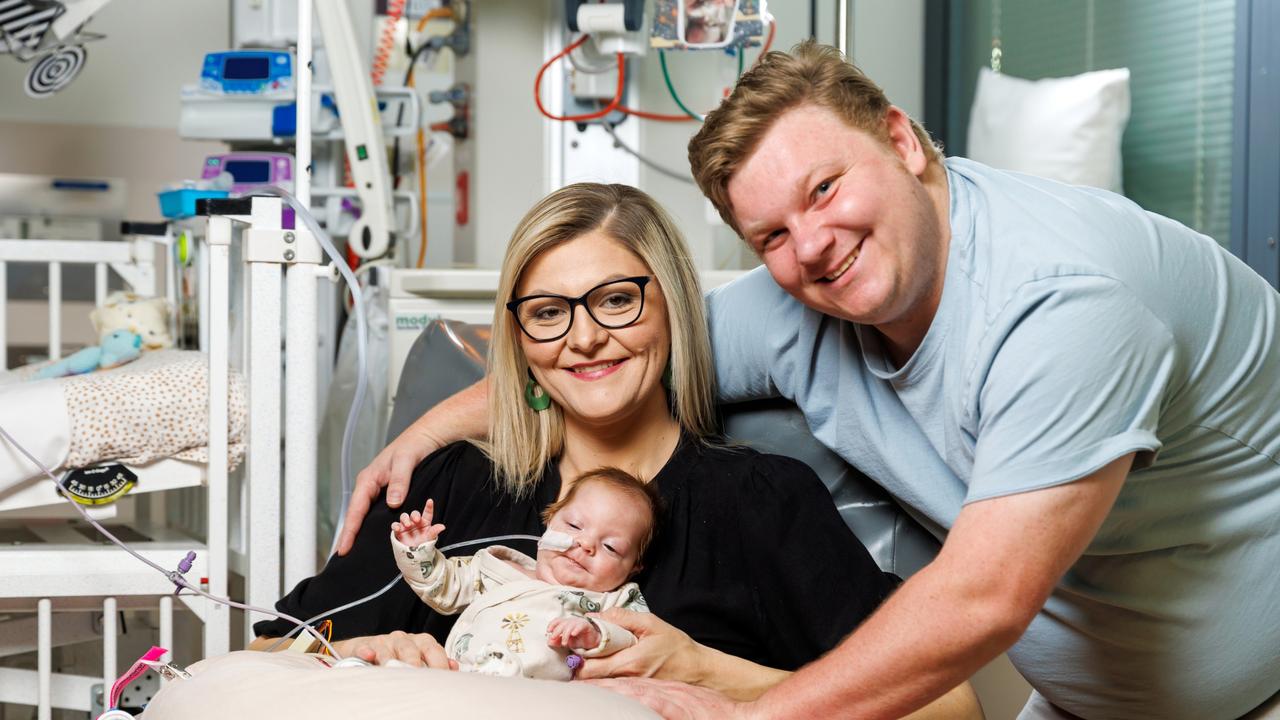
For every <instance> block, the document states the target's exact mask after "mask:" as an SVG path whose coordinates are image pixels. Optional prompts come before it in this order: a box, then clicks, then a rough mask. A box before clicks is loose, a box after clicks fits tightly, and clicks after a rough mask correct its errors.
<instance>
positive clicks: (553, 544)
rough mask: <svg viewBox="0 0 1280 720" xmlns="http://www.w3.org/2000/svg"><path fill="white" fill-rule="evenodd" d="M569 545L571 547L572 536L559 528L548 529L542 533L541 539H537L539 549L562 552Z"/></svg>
mask: <svg viewBox="0 0 1280 720" xmlns="http://www.w3.org/2000/svg"><path fill="white" fill-rule="evenodd" d="M571 547H573V538H571V537H569V535H568V534H567V533H562V532H560V531H559V530H548V531H546V532H544V533H542V539H541V540H539V541H538V549H539V550H556V551H558V552H564V551H565V550H568V549H569V548H571Z"/></svg>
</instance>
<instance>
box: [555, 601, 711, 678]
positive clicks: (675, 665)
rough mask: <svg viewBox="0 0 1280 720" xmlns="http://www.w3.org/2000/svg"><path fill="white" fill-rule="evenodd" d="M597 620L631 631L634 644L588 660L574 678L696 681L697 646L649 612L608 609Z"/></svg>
mask: <svg viewBox="0 0 1280 720" xmlns="http://www.w3.org/2000/svg"><path fill="white" fill-rule="evenodd" d="M599 616H600V618H601V619H603V620H606V621H608V622H611V623H613V624H614V625H617V626H619V627H622V628H625V629H627V630H630V631H631V634H632V635H635V636H636V640H637V642H636V644H635V645H632V646H631V647H629V648H626V649H624V650H620V651H618V652H616V653H614V654H612V655H609V656H608V657H600V658H588V659H587V661H586V662H585V663H584V664H583V666H582V669H581V670H579V671H578V677H579V678H582V679H585V680H590V679H594V678H608V677H655V678H664V679H667V680H680V681H682V682H694V683H696V682H698V680H699V677H698V671H699V668H700V659H699V655H700V650H701V648H702V646H701V645H699V644H698V643H696V642H694V641H693V638H691V637H689V636H688V635H687V634H685V633H684V632H683V631H682V630H680V629H679V628H677V627H675V626H673V625H671V624H670V623H667V622H665V621H663V620H662V619H661V618H659V617H658V616H657V615H653V614H651V613H641V612H634V611H632V610H622V609H619V608H611V609H609V610H605V611H604V612H603V613H599Z"/></svg>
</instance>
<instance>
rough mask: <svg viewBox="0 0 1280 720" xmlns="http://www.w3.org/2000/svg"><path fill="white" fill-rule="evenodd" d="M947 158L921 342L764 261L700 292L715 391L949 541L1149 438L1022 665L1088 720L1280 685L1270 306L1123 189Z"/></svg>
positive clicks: (1278, 380)
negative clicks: (872, 486) (785, 416)
mask: <svg viewBox="0 0 1280 720" xmlns="http://www.w3.org/2000/svg"><path fill="white" fill-rule="evenodd" d="M946 165H947V180H948V184H949V189H950V196H951V246H950V256H949V259H948V262H947V268H946V279H945V285H944V289H943V296H942V301H941V305H940V307H939V309H938V314H937V316H936V317H935V319H934V321H933V324H932V325H931V326H930V328H929V331H928V334H927V335H926V337H925V339H924V342H923V343H922V344H921V346H920V348H919V349H918V350H917V351H916V353H915V354H914V355H913V356H912V358H911V359H910V360H909V361H908V362H907V363H906V364H905V365H904V366H903V367H901V368H895V367H893V365H892V363H891V362H890V361H889V359H888V357H887V355H886V354H885V353H884V352H883V350H882V348H881V345H880V342H879V336H878V334H877V333H876V332H875V331H874V330H873V329H871V328H869V327H863V326H858V325H855V324H853V323H849V322H846V321H842V320H838V319H835V318H831V317H829V316H826V315H823V314H821V313H819V312H817V311H815V310H812V309H810V308H807V307H805V306H803V305H801V304H800V303H799V302H798V301H796V300H795V299H793V298H792V297H790V296H789V295H787V294H786V293H785V292H783V291H782V290H781V289H779V288H778V286H777V285H776V284H774V282H773V280H772V279H771V278H770V277H769V276H768V274H767V273H765V272H764V270H763V269H759V270H756V271H753V272H752V273H750V274H748V275H747V276H746V277H744V278H742V279H741V280H739V281H737V282H735V283H733V284H730V285H728V286H725V287H723V288H721V289H719V290H717V291H713V292H712V293H711V294H710V295H709V297H708V306H709V310H710V314H711V317H710V319H711V328H712V344H713V348H714V351H715V356H716V370H717V373H718V375H719V378H718V379H719V386H720V389H719V392H720V395H721V397H722V399H725V400H729V401H735V400H745V399H751V398H760V397H769V396H779V395H780V396H782V397H786V398H789V399H791V400H793V401H794V402H795V403H796V404H797V405H799V406H800V408H801V409H802V410H803V412H804V414H805V417H806V419H807V420H808V423H809V426H810V428H811V429H812V430H813V432H814V434H815V435H816V436H817V437H818V439H819V440H820V441H822V442H823V443H824V444H826V445H827V446H828V447H830V448H832V449H833V450H834V451H836V452H837V453H838V454H840V455H841V456H842V457H844V458H845V460H847V461H848V462H849V463H851V464H852V465H854V466H856V467H858V468H859V469H861V470H862V471H863V472H865V473H866V474H867V475H869V476H870V477H871V478H872V479H873V480H875V481H876V482H878V483H879V484H881V485H882V486H884V487H885V488H886V489H887V490H888V491H889V492H891V493H892V494H893V495H894V496H895V497H896V498H897V499H898V500H899V501H900V502H901V503H902V504H903V505H905V506H906V507H907V509H908V510H909V511H910V512H911V513H912V514H913V515H915V516H916V517H917V518H918V519H920V520H921V522H923V523H924V524H925V525H926V526H929V527H931V529H933V530H934V531H935V532H937V533H938V534H939V535H944V534H945V532H946V529H947V528H950V527H951V524H952V523H953V522H954V520H955V518H956V515H957V513H959V512H960V508H961V507H962V506H963V505H964V504H965V503H969V502H974V501H978V500H983V499H987V498H995V497H1000V496H1004V495H1009V494H1013V493H1020V492H1025V491H1029V490H1036V489H1039V488H1045V487H1050V486H1054V485H1060V484H1063V483H1068V482H1071V481H1074V480H1078V479H1080V478H1082V477H1084V476H1086V475H1089V474H1090V473H1092V472H1094V471H1096V470H1098V469H1100V468H1102V467H1103V466H1104V465H1106V464H1107V463H1109V462H1110V461H1112V460H1115V459H1116V458H1119V457H1121V456H1123V455H1125V454H1127V453H1130V452H1136V453H1137V459H1136V461H1135V464H1134V470H1133V471H1132V472H1131V473H1130V475H1129V477H1128V478H1127V480H1126V481H1125V485H1124V488H1123V490H1122V491H1121V493H1120V496H1119V498H1118V499H1117V500H1116V503H1115V506H1114V508H1113V509H1112V511H1111V513H1110V514H1109V515H1108V517H1107V519H1106V521H1105V522H1104V524H1103V526H1102V528H1101V530H1100V531H1099V532H1098V534H1097V536H1096V537H1095V538H1094V540H1093V542H1092V543H1091V544H1090V545H1089V547H1088V549H1087V550H1086V551H1085V554H1084V556H1083V557H1082V558H1080V560H1079V561H1077V562H1076V563H1075V565H1074V566H1073V567H1072V568H1071V569H1070V570H1069V571H1068V572H1067V574H1066V575H1065V576H1064V577H1063V578H1062V580H1061V582H1060V583H1059V584H1058V587H1057V590H1056V591H1055V592H1054V594H1053V596H1052V597H1051V598H1050V599H1049V601H1048V603H1047V604H1046V605H1045V608H1044V609H1043V610H1042V611H1041V612H1040V614H1039V615H1038V616H1037V618H1036V620H1035V621H1034V622H1033V623H1032V625H1031V627H1030V628H1029V629H1028V631H1027V633H1026V634H1025V635H1024V636H1023V638H1022V640H1020V641H1019V642H1018V644H1017V645H1016V646H1015V647H1014V648H1013V649H1011V650H1010V651H1009V655H1010V657H1011V659H1012V660H1013V662H1014V664H1015V665H1016V666H1017V667H1018V669H1019V670H1020V671H1021V672H1022V673H1023V675H1024V676H1026V677H1027V679H1028V680H1029V681H1030V682H1031V684H1032V685H1033V686H1035V687H1036V688H1037V689H1038V690H1039V691H1040V692H1041V693H1042V694H1044V695H1045V696H1046V697H1048V698H1049V699H1050V700H1051V701H1053V702H1054V703H1055V704H1056V705H1059V706H1060V707H1062V708H1064V709H1066V710H1068V711H1071V712H1073V713H1076V714H1079V715H1082V716H1085V717H1090V718H1134V717H1160V718H1170V719H1176V718H1197V719H1198V718H1228V717H1236V716H1238V715H1240V714H1242V713H1244V712H1245V711H1247V710H1249V709H1251V708H1253V707H1254V706H1256V705H1258V704H1259V703H1261V702H1263V701H1264V700H1265V699H1267V698H1268V697H1269V696H1271V695H1272V694H1274V693H1275V692H1276V691H1277V690H1278V689H1280V464H1278V463H1280V338H1277V333H1280V296H1278V295H1277V293H1276V292H1275V290H1273V289H1272V288H1271V287H1270V286H1269V285H1268V284H1267V283H1266V282H1265V281H1264V280H1263V279H1262V278H1260V277H1259V276H1258V275H1257V274H1256V273H1254V272H1253V271H1252V270H1250V269H1249V268H1248V267H1247V266H1246V265H1244V264H1243V263H1242V262H1240V261H1239V260H1238V259H1237V258H1235V257H1234V256H1232V255H1231V254H1230V253H1228V252H1226V251H1225V250H1224V249H1223V248H1222V247H1221V246H1219V245H1218V244H1217V243H1216V242H1214V241H1213V240H1212V239H1210V238H1207V237H1205V236H1203V235H1200V234H1198V233H1195V232H1193V231H1191V230H1189V229H1187V228H1186V227H1184V226H1183V225H1180V224H1178V223H1176V222H1174V221H1172V220H1169V219H1167V218H1164V217H1160V216H1158V215H1153V214H1150V213H1147V212H1145V211H1143V210H1142V209H1141V208H1139V207H1138V206H1137V205H1135V204H1133V203H1132V202H1130V201H1129V200H1126V199H1125V198H1123V197H1121V196H1119V195H1115V194H1112V193H1108V192H1104V191H1101V190H1092V189H1088V188H1079V187H1071V186H1067V185H1062V184H1059V183H1055V182H1052V181H1048V180H1042V179H1039V178H1034V177H1031V176H1027V175H1021V174H1015V173H1007V172H1002V171H998V170H993V169H991V168H988V167H986V166H984V165H980V164H978V163H974V162H971V161H967V160H963V159H949V160H947V162H946Z"/></svg>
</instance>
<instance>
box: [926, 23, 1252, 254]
mask: <svg viewBox="0 0 1280 720" xmlns="http://www.w3.org/2000/svg"><path fill="white" fill-rule="evenodd" d="M1235 5H1236V3H1235V0H970V2H968V3H966V8H967V10H968V12H965V13H964V16H963V18H962V19H961V20H960V21H959V22H957V23H955V25H954V27H953V32H954V33H956V37H955V39H956V42H955V44H954V46H953V55H952V62H953V71H956V70H958V73H956V74H954V75H953V77H954V78H955V79H956V80H955V81H954V82H953V83H952V85H951V89H950V95H951V97H950V100H949V102H950V104H951V107H952V108H954V109H955V112H953V113H952V115H951V119H950V125H951V127H950V128H948V136H949V137H951V138H953V139H960V138H964V137H965V134H966V132H967V129H968V109H969V107H970V105H971V104H972V102H973V93H974V85H975V83H976V82H977V77H978V70H979V68H981V67H983V66H986V65H988V64H989V63H990V59H991V47H992V38H993V36H996V35H998V36H999V40H1000V46H1001V49H1002V66H1003V67H1002V71H1003V72H1005V73H1007V74H1009V75H1012V76H1016V77H1023V78H1028V79H1033V80H1035V79H1040V78H1046V77H1062V76H1067V75H1076V74H1078V73H1082V72H1087V71H1090V70H1102V69H1106V68H1118V67H1127V68H1129V71H1130V93H1131V96H1132V114H1131V116H1130V119H1129V125H1128V128H1127V129H1126V131H1125V135H1124V142H1123V146H1122V155H1123V162H1124V188H1125V194H1126V195H1128V196H1129V197H1130V198H1132V199H1133V200H1134V201H1135V202H1137V203H1138V204H1140V205H1142V206H1143V207H1144V208H1146V209H1148V210H1151V211H1153V212H1157V213H1160V214H1161V215H1167V216H1169V217H1171V218H1174V219H1176V220H1178V221H1180V222H1182V223H1184V224H1186V225H1188V226H1190V227H1193V228H1195V229H1196V230H1198V231H1200V232H1202V233H1205V234H1206V235H1209V236H1210V237H1213V238H1214V239H1216V240H1217V241H1218V242H1220V243H1222V244H1223V245H1227V244H1228V243H1229V242H1230V232H1231V143H1232V110H1233V108H1232V102H1233V87H1234V85H1233V83H1234V52H1235V51H1234V40H1235ZM956 144H957V143H955V142H954V141H953V145H956ZM957 149H959V150H961V151H962V150H963V148H957Z"/></svg>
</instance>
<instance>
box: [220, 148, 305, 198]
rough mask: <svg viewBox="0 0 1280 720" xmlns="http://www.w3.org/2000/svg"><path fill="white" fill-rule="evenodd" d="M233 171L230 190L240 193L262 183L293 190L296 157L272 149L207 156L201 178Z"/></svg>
mask: <svg viewBox="0 0 1280 720" xmlns="http://www.w3.org/2000/svg"><path fill="white" fill-rule="evenodd" d="M224 172H225V173H230V174H231V178H232V184H231V188H230V189H231V192H235V193H240V192H244V191H246V190H248V189H250V188H255V187H258V186H260V185H279V186H280V187H283V188H284V189H286V190H290V191H291V190H293V156H292V155H289V154H287V153H273V152H234V153H227V154H225V155H210V156H209V157H207V158H205V161H204V170H203V172H202V173H201V175H200V178H201V179H202V180H212V179H214V178H216V177H218V176H219V175H221V174H222V173H224Z"/></svg>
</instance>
